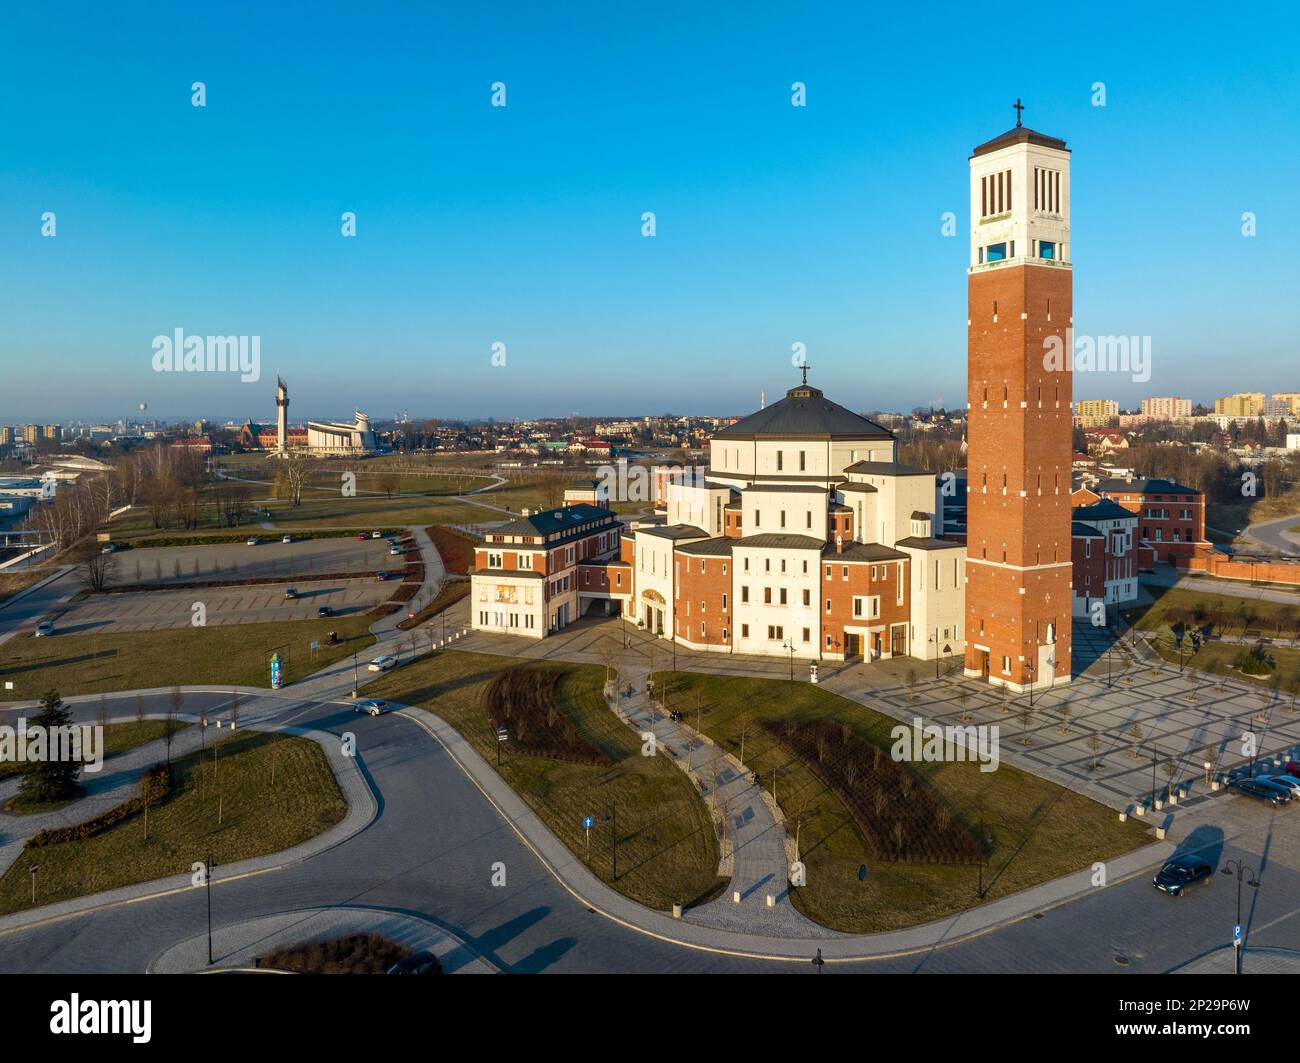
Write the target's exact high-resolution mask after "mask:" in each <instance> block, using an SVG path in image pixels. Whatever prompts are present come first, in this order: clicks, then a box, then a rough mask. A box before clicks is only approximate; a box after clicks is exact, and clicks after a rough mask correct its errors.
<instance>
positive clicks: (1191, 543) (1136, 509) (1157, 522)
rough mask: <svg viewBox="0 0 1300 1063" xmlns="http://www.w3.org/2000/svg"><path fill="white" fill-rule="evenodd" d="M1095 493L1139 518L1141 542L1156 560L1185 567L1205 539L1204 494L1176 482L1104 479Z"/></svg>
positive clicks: (1206, 543) (1206, 545)
mask: <svg viewBox="0 0 1300 1063" xmlns="http://www.w3.org/2000/svg"><path fill="white" fill-rule="evenodd" d="M1094 491H1095V492H1096V493H1097V494H1098V495H1099V496H1100V497H1102V498H1109V499H1111V500H1112V501H1114V502H1117V503H1119V504H1120V505H1121V506H1123V507H1124V508H1125V509H1127V510H1128V511H1129V512H1131V513H1136V514H1137V516H1138V539H1139V540H1140V541H1141V542H1142V543H1144V544H1145V545H1147V546H1148V547H1150V548H1151V550H1153V551H1154V553H1155V556H1156V560H1158V561H1167V562H1169V563H1170V564H1174V565H1180V566H1183V567H1186V565H1187V563H1188V561H1189V560H1190V559H1191V558H1192V556H1193V555H1194V554H1196V553H1197V552H1198V549H1200V548H1202V547H1209V546H1210V543H1209V541H1208V540H1207V539H1206V538H1205V495H1204V493H1203V492H1201V491H1198V490H1196V489H1195V488H1194V487H1184V486H1183V485H1182V484H1179V483H1175V482H1174V481H1173V480H1137V479H1134V480H1103V481H1102V482H1101V483H1100V484H1098V485H1097V486H1096V487H1095V488H1094Z"/></svg>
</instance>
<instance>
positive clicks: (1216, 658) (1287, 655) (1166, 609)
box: [1125, 587, 1300, 687]
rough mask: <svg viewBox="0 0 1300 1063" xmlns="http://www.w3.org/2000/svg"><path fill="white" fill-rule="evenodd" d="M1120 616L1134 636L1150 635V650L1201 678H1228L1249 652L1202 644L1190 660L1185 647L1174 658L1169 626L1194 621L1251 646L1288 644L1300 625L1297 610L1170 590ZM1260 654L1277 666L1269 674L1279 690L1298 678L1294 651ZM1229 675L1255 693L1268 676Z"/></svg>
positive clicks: (1231, 645) (1299, 653)
mask: <svg viewBox="0 0 1300 1063" xmlns="http://www.w3.org/2000/svg"><path fill="white" fill-rule="evenodd" d="M1125 616H1126V617H1131V618H1132V623H1133V626H1134V627H1136V628H1137V629H1138V630H1139V631H1146V632H1151V633H1154V634H1155V635H1156V638H1155V640H1154V642H1153V643H1152V645H1153V646H1154V648H1155V651H1156V652H1157V653H1158V654H1160V656H1161V657H1163V658H1164V659H1165V660H1167V661H1169V662H1171V663H1173V664H1179V663H1182V664H1183V665H1184V667H1188V668H1194V669H1197V670H1199V671H1202V672H1216V673H1222V674H1228V672H1229V671H1230V670H1231V669H1232V666H1233V664H1234V663H1235V662H1236V660H1237V659H1238V658H1239V657H1240V656H1241V654H1242V651H1244V650H1246V649H1249V646H1247V645H1245V644H1243V643H1240V642H1207V643H1204V644H1202V646H1201V648H1200V649H1199V650H1198V651H1197V652H1196V653H1195V654H1190V653H1188V652H1187V651H1189V650H1190V649H1191V643H1190V642H1184V649H1183V652H1182V654H1181V655H1180V652H1179V649H1178V646H1177V644H1176V643H1175V642H1174V637H1173V634H1172V632H1171V631H1170V630H1169V625H1170V624H1171V623H1178V622H1179V621H1181V622H1182V623H1197V622H1198V620H1197V617H1198V616H1199V617H1200V619H1199V623H1201V624H1210V625H1211V626H1212V627H1213V628H1214V630H1215V631H1216V632H1218V633H1221V634H1224V635H1230V636H1235V637H1242V636H1246V637H1248V638H1249V639H1251V640H1252V642H1253V641H1254V640H1256V639H1259V638H1267V639H1290V638H1292V637H1293V636H1294V635H1295V634H1296V630H1297V628H1296V625H1297V623H1300V605H1288V604H1284V603H1282V602H1273V601H1263V600H1256V599H1254V598H1237V597H1234V596H1232V595H1228V594H1212V593H1203V592H1201V591H1194V590H1184V589H1182V588H1177V587H1175V588H1171V589H1169V590H1165V591H1163V592H1162V593H1161V594H1160V596H1159V597H1158V598H1156V600H1155V602H1154V603H1153V604H1152V605H1150V606H1148V607H1147V609H1146V610H1145V611H1142V612H1140V613H1139V611H1138V610H1136V609H1132V610H1125ZM1266 650H1267V652H1268V654H1269V655H1270V656H1271V657H1272V658H1273V659H1274V660H1275V661H1276V662H1277V668H1276V670H1275V673H1274V674H1276V675H1279V676H1281V677H1282V682H1283V684H1284V686H1285V685H1287V684H1288V683H1290V682H1294V681H1296V680H1297V678H1298V677H1300V650H1297V649H1293V648H1292V647H1290V646H1285V645H1280V644H1277V643H1274V644H1273V645H1270V646H1267V647H1266ZM1180 656H1181V662H1180ZM1231 674H1232V675H1234V676H1237V677H1239V678H1248V679H1252V680H1254V681H1255V682H1257V683H1259V685H1260V686H1261V687H1263V686H1264V685H1265V684H1267V683H1268V681H1269V679H1270V677H1269V676H1264V677H1262V678H1260V677H1256V676H1243V675H1242V673H1241V672H1238V671H1232V673H1231Z"/></svg>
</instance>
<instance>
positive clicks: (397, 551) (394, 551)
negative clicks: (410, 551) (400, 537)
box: [388, 543, 402, 557]
mask: <svg viewBox="0 0 1300 1063" xmlns="http://www.w3.org/2000/svg"><path fill="white" fill-rule="evenodd" d="M388 556H389V557H401V556H402V548H401V547H400V546H398V545H397V544H396V543H393V545H392V546H390V547H389V548H388Z"/></svg>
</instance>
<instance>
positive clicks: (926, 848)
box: [764, 720, 984, 864]
mask: <svg viewBox="0 0 1300 1063" xmlns="http://www.w3.org/2000/svg"><path fill="white" fill-rule="evenodd" d="M764 727H765V729H766V730H767V732H768V733H769V734H770V735H771V736H772V737H773V738H774V739H775V740H776V741H777V742H778V743H780V744H781V745H783V746H784V747H785V748H787V749H788V750H790V752H791V753H793V754H794V755H795V756H796V757H798V759H799V760H800V761H802V762H803V763H804V765H806V766H807V768H808V770H809V771H811V772H812V773H813V775H815V776H816V777H817V778H818V779H819V780H821V782H822V783H823V784H824V785H825V786H826V787H827V788H828V789H829V790H830V791H831V792H832V793H834V794H835V796H836V797H838V798H839V799H840V801H842V802H843V803H844V806H845V807H846V808H847V809H848V810H849V815H850V816H852V817H853V822H854V823H856V824H857V827H858V830H860V831H861V832H862V836H863V838H865V839H866V842H867V846H868V847H869V848H870V849H871V852H872V853H873V854H874V855H875V856H876V857H877V859H880V860H889V861H905V862H909V863H924V864H978V863H980V862H981V861H982V860H983V859H984V853H983V850H982V849H981V848H980V845H979V843H978V842H977V841H976V840H975V838H974V837H972V836H971V834H970V832H969V831H968V830H967V829H966V827H965V825H964V824H962V822H961V821H960V819H959V818H958V817H957V816H956V815H955V814H954V813H953V811H952V810H951V809H950V808H949V807H948V805H947V804H946V803H945V802H944V801H943V800H942V799H941V798H940V797H939V796H938V795H937V794H936V793H935V792H934V789H933V787H931V786H928V785H927V784H926V783H925V782H924V781H923V780H921V779H920V778H918V777H917V776H915V775H913V774H912V773H911V772H910V771H908V770H907V768H905V767H904V766H903V765H902V764H900V763H898V762H897V761H895V760H894V759H892V758H891V757H890V755H889V754H888V752H886V751H885V750H883V749H881V748H880V747H879V746H875V745H872V744H871V743H869V742H864V741H863V740H862V739H860V738H859V737H858V736H857V735H855V734H854V733H853V732H852V731H851V730H849V729H848V727H847V725H842V724H837V723H833V722H832V721H829V720H817V721H813V722H810V723H801V724H795V723H794V722H793V721H788V722H783V723H777V722H774V721H766V722H765V723H764Z"/></svg>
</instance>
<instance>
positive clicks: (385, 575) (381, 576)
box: [375, 572, 388, 583]
mask: <svg viewBox="0 0 1300 1063" xmlns="http://www.w3.org/2000/svg"><path fill="white" fill-rule="evenodd" d="M375 579H377V580H378V581H379V582H380V583H383V582H384V580H386V579H388V573H387V572H376V573H375Z"/></svg>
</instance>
